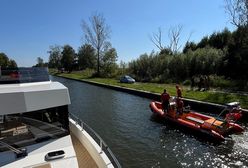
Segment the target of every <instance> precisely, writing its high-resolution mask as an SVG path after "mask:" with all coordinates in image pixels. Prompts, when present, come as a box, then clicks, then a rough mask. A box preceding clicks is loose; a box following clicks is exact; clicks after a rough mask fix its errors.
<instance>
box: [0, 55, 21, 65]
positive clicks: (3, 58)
mask: <svg viewBox="0 0 248 168" xmlns="http://www.w3.org/2000/svg"><path fill="white" fill-rule="evenodd" d="M0 66H1V68H16V67H17V64H16V62H15V61H14V60H12V59H9V57H8V56H7V55H6V54H5V53H0Z"/></svg>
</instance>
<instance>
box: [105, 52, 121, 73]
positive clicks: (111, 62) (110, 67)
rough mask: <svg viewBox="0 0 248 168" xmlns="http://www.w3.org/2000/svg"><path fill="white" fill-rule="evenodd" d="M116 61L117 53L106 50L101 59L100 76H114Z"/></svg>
mask: <svg viewBox="0 0 248 168" xmlns="http://www.w3.org/2000/svg"><path fill="white" fill-rule="evenodd" d="M116 61H117V52H116V50H115V48H111V49H109V50H107V51H106V52H105V53H104V55H103V58H102V75H103V76H104V77H112V76H115V74H116V70H117V68H118V65H117V64H116Z"/></svg>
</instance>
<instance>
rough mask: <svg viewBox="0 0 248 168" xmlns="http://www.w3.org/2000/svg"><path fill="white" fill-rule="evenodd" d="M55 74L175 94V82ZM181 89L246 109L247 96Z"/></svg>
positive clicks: (197, 97) (189, 95)
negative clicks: (158, 82) (132, 80)
mask: <svg viewBox="0 0 248 168" xmlns="http://www.w3.org/2000/svg"><path fill="white" fill-rule="evenodd" d="M52 74H53V75H57V76H64V77H69V78H74V79H79V80H87V81H94V82H99V83H104V84H110V85H116V86H122V87H127V88H133V89H137V90H143V91H149V92H152V93H161V92H162V91H163V89H164V88H166V89H167V91H168V92H169V93H170V95H172V96H175V94H176V89H175V84H157V83H140V82H136V83H134V84H125V83H120V82H119V80H117V79H110V78H89V76H88V74H85V73H82V72H72V73H69V74H68V73H52ZM182 89H183V97H185V98H189V99H194V100H200V101H206V102H212V103H217V104H225V103H227V102H232V101H239V102H240V103H241V106H242V108H245V109H248V96H246V95H240V94H234V93H223V92H211V91H204V92H202V91H192V90H190V89H189V88H188V87H187V86H182Z"/></svg>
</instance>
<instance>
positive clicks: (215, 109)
mask: <svg viewBox="0 0 248 168" xmlns="http://www.w3.org/2000/svg"><path fill="white" fill-rule="evenodd" d="M52 76H56V77H61V78H65V79H69V80H74V81H78V82H83V83H87V84H92V85H95V86H100V87H104V88H108V89H112V90H116V91H121V92H125V93H129V94H133V95H136V96H140V97H144V98H148V99H152V100H155V101H159V100H160V94H158V93H152V92H149V91H143V90H137V89H132V88H127V87H121V86H116V85H110V84H104V83H100V82H95V81H88V80H84V79H75V78H72V77H65V76H59V75H52ZM183 101H184V104H185V105H186V106H187V105H189V106H190V107H191V108H192V109H193V110H195V111H199V112H204V113H213V114H219V113H220V112H221V111H222V110H223V109H224V108H225V105H221V104H216V103H210V102H203V101H199V100H193V99H188V98H183ZM243 114H244V116H245V118H248V110H247V109H243Z"/></svg>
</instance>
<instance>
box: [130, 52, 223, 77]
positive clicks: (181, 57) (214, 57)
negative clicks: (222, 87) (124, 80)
mask: <svg viewBox="0 0 248 168" xmlns="http://www.w3.org/2000/svg"><path fill="white" fill-rule="evenodd" d="M223 56H224V52H223V51H222V50H218V49H214V48H210V47H207V48H201V49H197V50H195V51H191V50H190V51H188V52H187V53H186V54H177V55H173V56H172V55H160V54H154V53H151V54H150V55H147V54H143V55H141V56H140V57H139V58H138V59H137V60H133V61H132V62H130V63H129V70H130V73H131V74H133V75H134V76H135V78H136V80H138V81H145V82H149V81H156V82H166V81H168V79H170V80H172V81H174V82H180V81H184V80H186V79H187V78H190V77H191V76H194V75H201V74H202V75H210V74H217V73H218V70H219V68H220V63H221V60H222V58H223Z"/></svg>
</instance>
